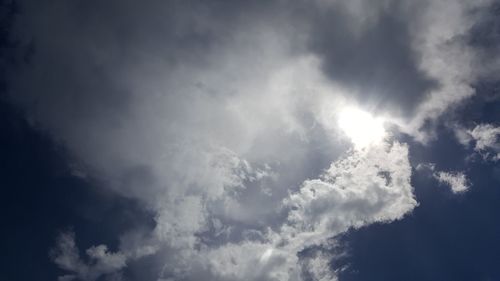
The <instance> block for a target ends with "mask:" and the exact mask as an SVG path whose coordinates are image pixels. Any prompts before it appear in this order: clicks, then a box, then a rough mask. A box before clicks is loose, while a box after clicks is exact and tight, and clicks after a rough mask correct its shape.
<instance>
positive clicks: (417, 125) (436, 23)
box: [400, 0, 491, 142]
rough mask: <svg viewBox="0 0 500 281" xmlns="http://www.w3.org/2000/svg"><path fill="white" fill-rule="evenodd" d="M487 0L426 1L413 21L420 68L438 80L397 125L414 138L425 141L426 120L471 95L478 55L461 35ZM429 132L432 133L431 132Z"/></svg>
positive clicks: (476, 18) (476, 74)
mask: <svg viewBox="0 0 500 281" xmlns="http://www.w3.org/2000/svg"><path fill="white" fill-rule="evenodd" d="M490 3H491V1H489V0H486V1H473V2H470V1H459V0H439V1H428V2H426V5H425V8H424V10H423V11H422V13H419V14H418V16H417V20H416V21H415V22H414V23H413V27H412V28H413V30H412V41H413V42H412V43H413V44H412V47H413V48H414V49H415V51H416V52H417V53H419V54H420V55H421V59H420V69H421V70H422V71H424V72H425V73H426V74H427V75H428V76H429V77H431V78H433V79H435V80H436V81H437V82H438V85H437V88H436V89H434V90H431V91H430V92H429V93H428V95H427V98H426V99H425V100H424V101H423V102H422V103H421V104H420V105H419V106H418V107H417V110H416V114H415V115H414V116H413V117H412V119H411V122H409V123H405V121H402V122H400V125H401V127H402V128H403V129H404V130H406V131H407V132H409V133H410V134H412V135H414V136H415V137H416V139H417V140H420V141H424V142H425V141H427V140H428V138H429V135H428V132H425V131H423V126H424V125H426V122H428V121H430V122H434V121H436V119H437V118H439V117H440V116H442V114H443V113H444V112H446V111H447V110H449V109H451V108H453V107H455V106H456V105H458V104H459V103H461V102H463V101H464V100H466V99H467V98H469V97H471V96H472V95H474V94H475V91H474V89H473V88H472V84H473V83H474V82H475V81H476V79H477V78H478V75H479V73H480V72H479V71H476V69H477V68H480V66H479V65H478V64H479V57H478V55H477V54H476V50H475V49H474V48H473V47H471V46H470V45H468V44H467V42H466V41H465V39H464V38H465V37H466V35H467V33H468V32H469V31H470V29H471V28H472V27H473V25H474V24H475V23H476V22H477V20H478V19H479V17H480V16H481V13H480V12H478V11H481V8H483V9H484V8H485V7H488V5H489V4H490ZM431 133H432V132H431ZM431 137H432V136H431Z"/></svg>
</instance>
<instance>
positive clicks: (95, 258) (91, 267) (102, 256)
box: [51, 232, 127, 281]
mask: <svg viewBox="0 0 500 281" xmlns="http://www.w3.org/2000/svg"><path fill="white" fill-rule="evenodd" d="M86 254H87V256H88V262H86V261H84V260H83V259H82V258H81V257H80V253H79V250H78V247H77V246H76V244H75V235H74V233H72V232H66V233H62V234H60V236H59V238H58V239H57V246H56V248H55V249H53V250H52V253H51V255H52V258H53V260H54V262H55V263H56V264H57V265H58V266H59V267H60V268H61V269H63V270H65V271H67V272H69V274H67V275H63V276H61V277H60V278H59V280H61V281H63V280H74V279H76V280H82V281H94V280H97V279H98V278H99V277H100V276H102V275H107V274H114V273H116V272H117V271H119V270H121V269H122V268H124V267H125V266H126V261H127V257H126V255H124V254H123V253H120V252H116V253H112V252H109V251H108V248H107V247H106V246H105V245H99V246H92V247H90V248H89V249H87V251H86Z"/></svg>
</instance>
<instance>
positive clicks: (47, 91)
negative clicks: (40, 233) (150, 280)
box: [9, 0, 488, 280]
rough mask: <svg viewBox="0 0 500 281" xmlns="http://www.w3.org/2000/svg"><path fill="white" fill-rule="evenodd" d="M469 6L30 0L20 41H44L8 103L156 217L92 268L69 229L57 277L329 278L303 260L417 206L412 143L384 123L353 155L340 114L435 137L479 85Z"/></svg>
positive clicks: (36, 44)
mask: <svg viewBox="0 0 500 281" xmlns="http://www.w3.org/2000/svg"><path fill="white" fill-rule="evenodd" d="M474 3H475V4H471V3H466V2H463V1H448V0H446V1H445V0H443V1H421V2H418V3H416V2H413V1H412V2H410V1H401V2H399V1H398V2H397V1H377V2H376V3H375V2H374V1H349V2H342V1H311V2H308V3H304V2H301V1H289V2H288V1H285V2H283V1H252V2H247V1H230V2H226V1H222V2H220V1H216V2H206V1H193V2H190V3H189V4H187V2H183V1H182V2H179V1H147V2H145V3H141V4H137V3H136V2H135V1H128V0H126V1H117V0H112V1H106V2H102V1H73V2H68V1H62V0H61V1H55V2H54V3H52V4H51V5H46V4H44V3H41V2H40V1H29V0H26V1H21V3H20V5H21V10H22V13H21V14H20V15H19V17H18V20H17V26H16V31H17V33H16V34H17V36H18V37H19V38H18V39H19V40H20V42H21V43H22V42H27V43H29V44H28V45H32V46H33V49H34V51H33V53H32V55H31V57H30V60H29V61H28V62H27V63H26V64H25V65H21V66H19V68H16V69H15V71H13V73H10V75H11V76H10V84H9V87H10V92H11V99H12V101H13V102H15V103H16V104H19V105H21V106H23V107H24V108H25V109H26V111H27V112H28V114H29V116H28V118H29V119H30V120H31V121H32V123H33V125H34V126H38V127H40V128H42V129H43V130H45V131H47V132H48V133H49V134H50V135H51V136H52V137H53V138H54V139H56V140H57V141H59V142H61V143H62V144H63V145H64V146H65V147H67V148H68V149H69V151H70V152H71V153H72V156H73V157H74V158H76V159H77V162H78V165H76V166H78V170H75V173H76V174H80V175H85V179H88V180H96V181H97V182H98V183H99V184H101V185H103V186H105V187H106V188H110V189H113V190H114V191H116V192H117V193H118V194H120V195H121V196H125V197H128V198H132V199H134V200H137V201H138V202H139V203H140V204H141V206H143V207H144V208H146V209H148V210H149V211H151V212H152V213H153V214H154V216H155V222H156V225H155V227H154V229H153V230H152V231H151V233H146V234H142V233H139V234H138V232H140V231H137V230H131V232H130V233H127V234H124V237H122V238H121V240H120V241H121V244H120V249H119V251H117V252H116V253H110V252H109V251H108V250H107V249H106V248H105V246H102V245H101V246H97V247H94V248H90V249H89V250H88V251H87V257H88V259H89V260H91V262H87V261H86V260H85V259H83V258H81V257H80V256H79V254H78V249H77V247H76V245H75V242H74V238H73V236H72V235H70V234H63V235H62V236H61V237H62V238H61V239H60V240H59V243H58V245H57V246H56V250H55V251H56V252H57V253H58V254H57V255H56V258H55V259H54V261H55V262H56V264H58V265H59V266H60V267H61V268H62V269H64V270H67V271H69V272H70V276H66V277H64V278H79V279H82V280H95V279H97V278H98V277H99V276H100V275H109V274H112V272H115V271H116V272H120V271H121V270H122V269H123V267H125V266H133V264H134V263H136V262H138V261H139V260H140V259H141V258H142V257H144V256H150V257H154V259H156V260H159V262H158V263H160V264H162V265H161V266H159V267H160V268H159V269H158V272H157V274H158V277H159V278H163V279H166V280H169V279H174V280H175V279H180V280H190V279H191V280H192V279H197V278H198V277H200V278H201V277H203V279H204V280H301V278H302V276H303V275H304V274H306V273H304V272H305V271H307V272H309V273H310V274H311V276H313V277H312V278H316V279H335V272H332V271H330V270H329V269H328V268H325V267H326V266H327V264H328V262H327V260H328V258H329V256H328V255H324V254H317V255H315V256H311V257H309V258H310V259H308V261H307V262H304V263H302V264H303V265H304V266H303V267H300V268H299V267H298V266H297V265H298V264H300V260H299V257H298V255H297V254H298V253H299V252H301V251H303V250H305V249H306V248H307V247H309V246H313V245H315V244H325V243H326V241H327V239H328V238H331V237H334V236H336V235H339V234H341V233H344V232H345V231H347V230H348V229H350V228H357V227H362V226H365V225H368V224H371V223H374V222H390V221H393V220H396V219H400V218H402V217H403V216H404V215H405V214H407V213H408V212H411V210H412V209H413V208H414V207H415V206H416V205H417V202H416V200H415V198H414V195H413V190H412V187H411V184H410V178H411V167H410V165H409V160H408V149H409V148H408V146H407V145H406V144H403V143H400V142H398V141H397V140H391V139H390V135H391V134H390V133H388V134H387V135H388V138H387V139H385V140H384V141H382V143H381V144H380V145H376V146H371V147H369V148H365V149H359V150H349V151H348V152H345V151H346V149H348V148H349V146H350V145H351V144H350V141H349V140H347V139H345V136H344V134H341V133H340V131H339V128H338V127H339V126H338V122H337V119H338V117H339V113H340V112H341V110H342V109H343V108H345V107H347V106H352V107H354V108H357V107H360V108H363V109H364V110H366V111H368V112H370V114H374V115H376V116H381V117H384V120H387V121H388V123H391V124H399V126H400V129H401V130H403V131H405V132H407V133H409V134H411V135H412V136H414V137H416V138H417V139H419V140H422V141H424V140H426V139H427V138H428V137H429V135H428V134H429V132H427V131H426V130H423V129H422V128H424V127H426V126H427V123H428V122H431V121H432V120H436V119H437V118H439V117H440V116H441V114H443V113H444V112H445V111H446V110H448V109H449V108H450V107H452V106H453V105H456V104H458V103H460V102H461V101H463V100H464V99H466V98H467V97H469V96H471V95H472V94H473V93H474V91H473V90H472V88H471V83H473V82H474V81H475V79H476V74H475V71H474V66H475V62H476V56H475V53H474V48H473V47H471V46H469V45H468V44H467V43H466V40H464V39H463V37H465V36H466V35H467V33H468V31H469V30H470V28H471V27H472V26H473V25H474V22H475V19H476V15H477V14H471V13H470V11H472V10H475V9H478V8H481V7H486V6H487V4H488V2H486V1H480V2H474ZM391 124H388V125H391ZM384 136H385V134H384ZM339 157H340V158H339ZM444 175H447V174H443V181H446V182H448V183H450V184H452V183H456V184H457V186H458V184H460V181H457V180H455V181H452V179H456V178H457V177H455V178H453V177H451V174H450V176H448V178H447V177H446V176H444ZM455 176H456V175H455ZM439 178H440V177H439ZM458 179H459V177H458ZM452 187H453V184H452ZM457 188H459V187H457ZM301 270H302V271H304V272H301ZM306 275H307V274H306ZM92 278H93V279H92Z"/></svg>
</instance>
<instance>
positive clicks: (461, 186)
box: [434, 171, 469, 193]
mask: <svg viewBox="0 0 500 281" xmlns="http://www.w3.org/2000/svg"><path fill="white" fill-rule="evenodd" d="M434 177H435V178H436V179H437V180H438V181H439V182H441V183H444V184H447V185H449V186H450V188H451V190H452V191H453V193H462V192H465V191H467V190H468V189H469V183H468V180H467V178H466V177H465V174H463V173H461V172H457V173H450V172H442V171H441V172H438V173H436V174H434Z"/></svg>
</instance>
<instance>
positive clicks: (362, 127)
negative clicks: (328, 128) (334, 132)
mask: <svg viewBox="0 0 500 281" xmlns="http://www.w3.org/2000/svg"><path fill="white" fill-rule="evenodd" d="M338 118H339V119H338V124H339V127H340V129H342V131H343V132H344V133H345V134H346V135H347V136H348V137H349V138H350V139H351V141H352V143H353V144H354V146H355V147H356V148H357V149H361V148H364V147H367V146H369V145H372V144H377V143H380V142H381V141H382V140H383V139H384V137H385V136H386V132H385V129H384V121H383V120H382V119H381V118H375V117H373V116H372V115H371V114H370V113H368V112H365V111H363V110H360V109H358V108H353V107H349V108H346V109H344V110H342V111H341V112H340V114H339V116H338Z"/></svg>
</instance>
